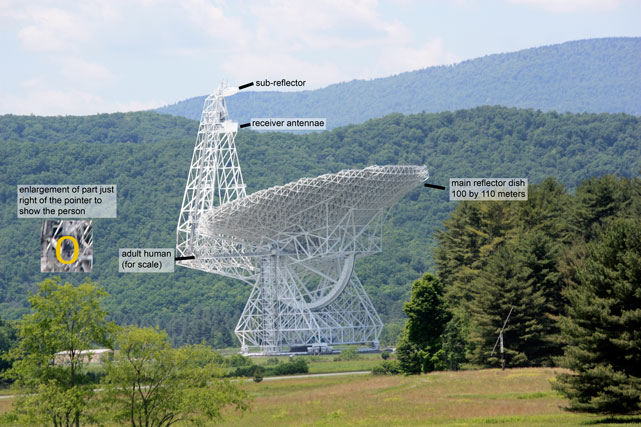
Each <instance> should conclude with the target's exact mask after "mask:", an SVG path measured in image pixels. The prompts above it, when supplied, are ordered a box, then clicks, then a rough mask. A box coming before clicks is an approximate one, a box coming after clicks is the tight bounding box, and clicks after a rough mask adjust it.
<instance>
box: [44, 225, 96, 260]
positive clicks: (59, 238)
mask: <svg viewBox="0 0 641 427" xmlns="http://www.w3.org/2000/svg"><path fill="white" fill-rule="evenodd" d="M40 243H41V247H42V252H41V255H40V271H41V272H42V273H53V272H63V273H64V272H68V273H91V272H92V270H93V225H92V221H91V220H66V221H65V220H57V219H54V220H45V221H42V228H41V232H40Z"/></svg>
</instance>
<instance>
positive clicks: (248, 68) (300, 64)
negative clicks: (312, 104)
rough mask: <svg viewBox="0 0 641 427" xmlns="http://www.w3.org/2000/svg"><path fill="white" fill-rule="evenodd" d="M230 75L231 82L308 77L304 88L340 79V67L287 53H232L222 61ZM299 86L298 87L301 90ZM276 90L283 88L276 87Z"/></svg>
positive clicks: (303, 78)
mask: <svg viewBox="0 0 641 427" xmlns="http://www.w3.org/2000/svg"><path fill="white" fill-rule="evenodd" d="M223 69H224V71H225V72H226V73H227V75H228V76H230V77H233V78H234V79H235V81H234V82H230V83H232V84H233V83H244V82H246V81H252V80H255V79H257V78H260V79H263V78H267V79H281V78H287V79H292V80H293V79H299V80H306V81H307V83H306V86H305V89H308V88H310V87H312V88H316V87H319V86H325V85H328V84H331V83H335V82H337V81H340V80H341V78H342V77H343V76H342V74H341V70H340V69H339V67H338V66H336V65H335V64H317V63H313V62H309V61H303V60H300V59H297V58H295V57H294V56H292V55H287V54H278V53H274V54H269V53H268V54H263V55H261V54H255V53H247V54H240V55H234V56H231V57H230V58H229V59H227V60H225V62H224V63H223ZM300 89H301V88H297V89H296V90H300ZM274 90H282V88H275V89H274Z"/></svg>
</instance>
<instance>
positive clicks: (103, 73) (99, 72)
mask: <svg viewBox="0 0 641 427" xmlns="http://www.w3.org/2000/svg"><path fill="white" fill-rule="evenodd" d="M57 61H58V62H59V63H60V64H61V68H62V74H63V75H64V76H65V77H66V78H67V79H69V80H73V81H83V82H90V83H99V82H105V81H110V80H112V79H113V77H114V76H113V74H111V72H110V71H109V70H108V69H107V67H105V66H104V65H102V64H98V63H95V62H90V61H85V60H84V59H81V58H76V57H60V58H58V59H57Z"/></svg>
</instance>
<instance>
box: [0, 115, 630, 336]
mask: <svg viewBox="0 0 641 427" xmlns="http://www.w3.org/2000/svg"><path fill="white" fill-rule="evenodd" d="M230 110H231V107H230ZM197 125H198V124H197V122H195V121H191V120H187V119H184V118H179V117H172V116H168V115H159V114H156V113H151V112H148V113H128V114H110V115H97V116H87V117H49V118H42V117H33V116H25V117H23V116H11V115H10V116H1V117H0V170H1V174H2V180H1V181H0V202H1V211H0V215H1V218H2V228H1V229H0V242H1V243H2V247H3V248H4V256H3V257H2V259H1V260H0V308H1V312H2V317H3V318H16V317H18V316H19V315H20V314H22V313H23V312H25V310H26V308H25V307H26V297H27V294H28V291H30V290H33V289H34V286H35V283H36V282H38V281H42V279H43V278H44V277H46V276H47V275H43V274H40V273H39V268H40V265H39V256H40V254H39V250H40V236H39V231H40V221H39V220H31V219H20V220H18V219H17V218H16V185H17V184H117V186H118V218H116V219H96V220H95V221H94V241H95V243H94V248H95V251H94V253H95V255H94V256H95V258H94V273H92V274H91V275H90V276H91V278H92V279H94V280H96V281H98V283H99V284H100V285H101V286H103V287H104V288H105V289H106V290H107V292H109V294H110V296H109V297H108V299H107V300H106V301H105V302H106V306H107V308H108V309H109V311H110V313H111V317H112V318H113V320H115V321H116V322H119V323H123V324H131V323H137V324H142V325H158V326H160V327H161V328H165V329H166V330H167V331H168V332H169V334H170V336H171V337H172V339H173V340H174V342H175V343H177V344H182V343H186V342H200V341H201V340H203V339H204V340H206V341H207V342H208V343H210V344H212V345H216V346H227V345H231V344H233V339H234V338H233V333H232V330H233V326H234V325H235V322H236V320H237V319H238V316H239V314H240V311H241V310H242V307H243V305H244V303H245V300H246V298H247V295H248V293H249V286H248V285H246V284H244V283H242V282H235V281H231V280H227V279H223V278H222V277H218V276H214V275H210V274H206V273H202V272H198V271H191V270H187V269H183V268H178V267H177V268H176V272H175V273H173V274H119V273H118V265H117V264H118V263H117V256H118V248H126V247H156V248H158V247H173V246H174V245H175V227H176V222H177V218H178V212H179V208H180V202H181V200H182V195H183V190H184V185H185V180H186V175H187V170H188V167H189V162H190V159H191V155H192V151H193V144H194V140H195V135H196V131H197ZM639 141H641V119H640V118H639V117H635V116H630V115H626V114H558V113H542V112H539V111H533V110H518V109H515V108H504V107H479V108H475V109H471V110H461V111H457V112H454V113H450V112H446V113H438V114H427V113H423V114H416V115H409V116H403V115H401V114H392V115H388V116H386V117H384V118H382V119H377V120H370V121H368V122H366V123H364V124H362V125H351V126H346V127H341V128H338V129H335V130H332V131H327V132H323V133H313V134H305V135H293V134H282V133H262V134H259V133H255V132H252V131H247V130H242V131H240V132H239V134H238V137H237V147H238V153H239V158H240V163H241V167H242V168H243V173H244V177H245V182H246V183H247V184H248V192H250V193H251V192H254V191H256V190H259V189H261V188H266V187H268V186H271V185H276V184H284V183H286V182H288V181H291V180H294V179H297V178H300V177H303V176H316V175H318V174H322V173H326V172H336V171H338V170H340V169H344V168H361V167H364V166H367V165H371V164H402V163H408V164H426V165H427V166H428V168H429V170H430V174H431V178H430V181H431V182H435V183H437V184H443V185H447V183H448V180H449V178H450V177H482V176H487V177H528V178H529V179H530V183H537V182H541V181H543V179H545V178H546V177H548V176H552V177H555V178H557V179H558V181H559V182H560V183H562V184H564V185H566V186H568V187H569V188H573V187H575V186H576V185H577V184H578V183H579V181H581V180H585V179H588V178H590V177H592V176H600V175H603V174H609V173H616V174H618V175H622V176H636V175H637V174H638V171H639V170H640V169H641V144H640V143H639ZM455 206H456V204H455V203H454V202H449V201H448V196H447V192H446V191H438V190H431V189H426V188H419V189H416V190H415V191H413V192H412V193H410V194H409V195H408V196H406V197H405V198H404V199H403V200H402V201H401V202H400V203H399V204H398V205H396V206H395V207H394V208H393V209H392V212H391V216H390V219H389V220H388V221H387V223H386V226H385V231H384V241H383V247H384V251H383V253H382V254H379V255H376V256H372V257H368V258H366V259H362V260H359V262H358V264H357V272H358V274H359V276H360V277H361V279H362V281H363V284H364V286H365V287H366V289H367V290H368V292H369V294H370V296H371V297H372V300H373V303H374V305H375V306H376V308H377V309H378V310H379V312H380V313H381V315H382V317H383V319H384V321H386V322H388V321H390V320H393V319H398V318H400V317H401V316H402V311H401V310H402V301H404V300H406V299H407V298H408V295H409V290H410V287H411V283H412V281H413V280H414V279H416V278H418V277H420V276H421V275H422V274H423V273H424V272H425V271H427V270H428V269H430V268H432V252H431V251H432V248H433V247H434V245H435V237H434V233H435V231H436V230H437V229H438V228H439V226H440V224H441V223H442V222H443V221H444V220H445V219H446V218H447V217H448V216H449V214H450V212H451V211H452V210H453V209H454V208H455ZM83 277H84V275H82V274H69V275H68V277H65V278H66V279H69V280H73V281H74V282H80V281H81V280H83Z"/></svg>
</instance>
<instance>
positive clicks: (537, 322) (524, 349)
mask: <svg viewBox="0 0 641 427" xmlns="http://www.w3.org/2000/svg"><path fill="white" fill-rule="evenodd" d="M516 246H517V244H511V245H507V246H504V247H502V248H500V249H499V250H497V251H496V253H495V254H493V256H492V257H491V258H490V259H489V260H488V264H487V266H486V268H485V269H483V271H482V272H481V273H480V275H479V277H478V279H477V280H475V281H474V283H473V286H474V295H475V298H474V304H472V305H471V308H470V314H471V320H472V331H471V340H472V341H473V343H474V344H475V348H474V350H473V353H472V355H471V359H472V362H474V363H477V364H481V365H486V366H496V364H497V363H498V361H499V358H498V355H497V354H496V353H495V355H494V356H492V357H490V353H491V350H492V348H493V346H494V344H495V342H496V339H497V337H498V335H499V332H500V330H501V327H502V326H503V322H504V320H505V318H506V316H507V315H508V313H509V312H510V309H511V307H512V306H514V310H513V312H512V315H511V317H510V320H509V323H508V325H507V328H506V329H505V331H504V332H503V337H504V341H505V357H506V361H507V364H508V365H509V366H530V365H532V364H536V363H537V362H538V360H537V358H538V357H539V354H538V351H539V348H540V347H541V346H542V344H543V341H544V332H545V325H544V324H542V320H543V316H542V313H541V311H542V307H543V305H544V303H545V297H544V295H543V291H542V290H540V289H539V290H537V289H536V287H535V286H534V283H533V280H532V279H531V278H529V277H528V276H529V273H530V271H528V269H526V268H524V261H523V255H522V253H520V252H519V251H518V250H517V247H516Z"/></svg>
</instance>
